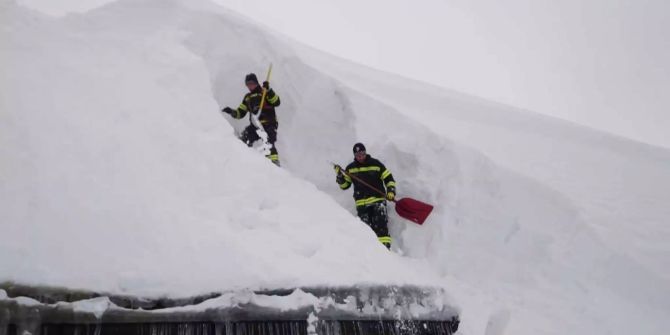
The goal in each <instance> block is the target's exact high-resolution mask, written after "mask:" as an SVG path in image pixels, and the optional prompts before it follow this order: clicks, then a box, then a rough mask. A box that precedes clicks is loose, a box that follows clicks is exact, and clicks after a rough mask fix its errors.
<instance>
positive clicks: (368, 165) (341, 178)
mask: <svg viewBox="0 0 670 335" xmlns="http://www.w3.org/2000/svg"><path fill="white" fill-rule="evenodd" d="M335 172H336V173H337V178H336V181H337V184H338V185H340V188H341V189H342V190H346V189H348V188H349V187H350V186H351V185H352V184H353V185H354V200H355V201H356V212H357V214H358V217H359V218H360V219H361V220H362V221H363V222H365V223H366V224H367V225H368V226H370V228H372V230H373V231H374V232H375V234H377V238H378V239H379V242H381V243H382V244H384V245H385V246H386V247H387V248H389V249H390V248H391V236H390V235H389V230H388V215H387V211H386V200H394V199H395V180H394V179H393V175H392V174H391V171H389V170H388V169H387V168H386V167H385V166H384V164H382V163H381V162H380V161H379V160H377V159H375V158H372V157H371V156H370V155H368V154H367V153H366V151H365V146H364V145H363V143H356V144H355V145H354V161H353V162H351V163H350V164H349V165H347V167H346V169H345V170H344V171H342V168H341V167H340V166H339V165H335ZM361 181H363V182H365V183H367V184H369V185H370V186H372V187H374V188H375V189H377V191H376V190H374V189H372V188H371V187H370V186H367V185H364V184H363V183H361ZM378 192H385V193H386V197H383V196H382V195H381V194H379V193H378Z"/></svg>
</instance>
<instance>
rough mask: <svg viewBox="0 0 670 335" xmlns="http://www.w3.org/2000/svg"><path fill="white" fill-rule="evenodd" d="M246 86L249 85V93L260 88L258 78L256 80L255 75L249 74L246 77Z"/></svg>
mask: <svg viewBox="0 0 670 335" xmlns="http://www.w3.org/2000/svg"><path fill="white" fill-rule="evenodd" d="M244 84H246V85H247V88H248V89H249V91H253V90H255V89H256V87H258V78H256V75H255V74H253V73H249V74H248V75H247V76H246V77H244Z"/></svg>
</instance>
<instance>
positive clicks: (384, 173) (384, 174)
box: [382, 169, 391, 179]
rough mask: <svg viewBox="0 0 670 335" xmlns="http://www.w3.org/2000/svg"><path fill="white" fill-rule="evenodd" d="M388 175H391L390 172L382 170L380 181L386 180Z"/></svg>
mask: <svg viewBox="0 0 670 335" xmlns="http://www.w3.org/2000/svg"><path fill="white" fill-rule="evenodd" d="M390 175H391V171H389V170H388V169H386V170H384V172H382V179H386V177H388V176H390Z"/></svg>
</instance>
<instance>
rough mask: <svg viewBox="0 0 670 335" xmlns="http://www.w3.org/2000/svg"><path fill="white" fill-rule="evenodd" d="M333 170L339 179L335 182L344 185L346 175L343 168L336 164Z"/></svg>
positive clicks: (336, 178)
mask: <svg viewBox="0 0 670 335" xmlns="http://www.w3.org/2000/svg"><path fill="white" fill-rule="evenodd" d="M333 169H335V173H336V174H337V177H335V181H336V182H337V183H338V184H344V173H342V167H341V166H339V165H337V164H335V165H334V166H333Z"/></svg>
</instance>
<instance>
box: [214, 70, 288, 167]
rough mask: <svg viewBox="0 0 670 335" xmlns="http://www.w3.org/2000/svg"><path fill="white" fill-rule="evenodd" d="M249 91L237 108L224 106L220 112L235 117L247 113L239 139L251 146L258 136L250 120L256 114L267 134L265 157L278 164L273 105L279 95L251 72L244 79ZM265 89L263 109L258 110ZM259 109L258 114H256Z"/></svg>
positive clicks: (275, 114)
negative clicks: (246, 119)
mask: <svg viewBox="0 0 670 335" xmlns="http://www.w3.org/2000/svg"><path fill="white" fill-rule="evenodd" d="M244 82H245V84H246V85H247V88H248V89H249V93H247V94H246V95H245V96H244V99H242V103H240V105H239V106H238V107H237V109H232V108H230V107H226V108H224V109H223V110H222V112H224V113H226V114H229V115H230V116H232V117H233V118H235V119H241V118H243V117H244V116H245V115H247V113H250V114H249V121H250V122H251V124H249V125H248V126H247V127H246V128H245V129H244V131H242V134H241V135H240V140H242V141H243V142H244V143H246V144H247V145H248V146H249V147H251V146H253V144H254V142H256V141H258V140H259V139H261V138H260V136H258V133H257V128H256V126H255V125H254V123H253V121H252V120H251V118H252V115H251V114H253V115H258V121H259V122H260V124H261V126H262V127H263V130H265V132H266V133H267V134H268V139H267V140H268V144H270V146H271V147H270V154H269V155H267V156H266V157H267V158H269V159H270V160H271V161H272V163H274V164H275V165H277V166H279V153H278V152H277V147H276V146H275V142H277V128H278V127H279V123H278V122H277V113H276V112H275V107H277V106H279V104H280V101H279V96H278V95H277V94H276V93H275V92H274V90H273V89H272V88H270V83H268V82H267V81H265V82H263V86H262V87H261V85H259V84H258V79H257V78H256V75H255V74H253V73H250V74H248V75H247V76H246V77H245V79H244ZM264 90H265V92H266V93H265V101H264V103H263V110H260V107H261V99H262V97H263V91H264ZM259 111H260V115H259V114H258V113H259Z"/></svg>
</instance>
